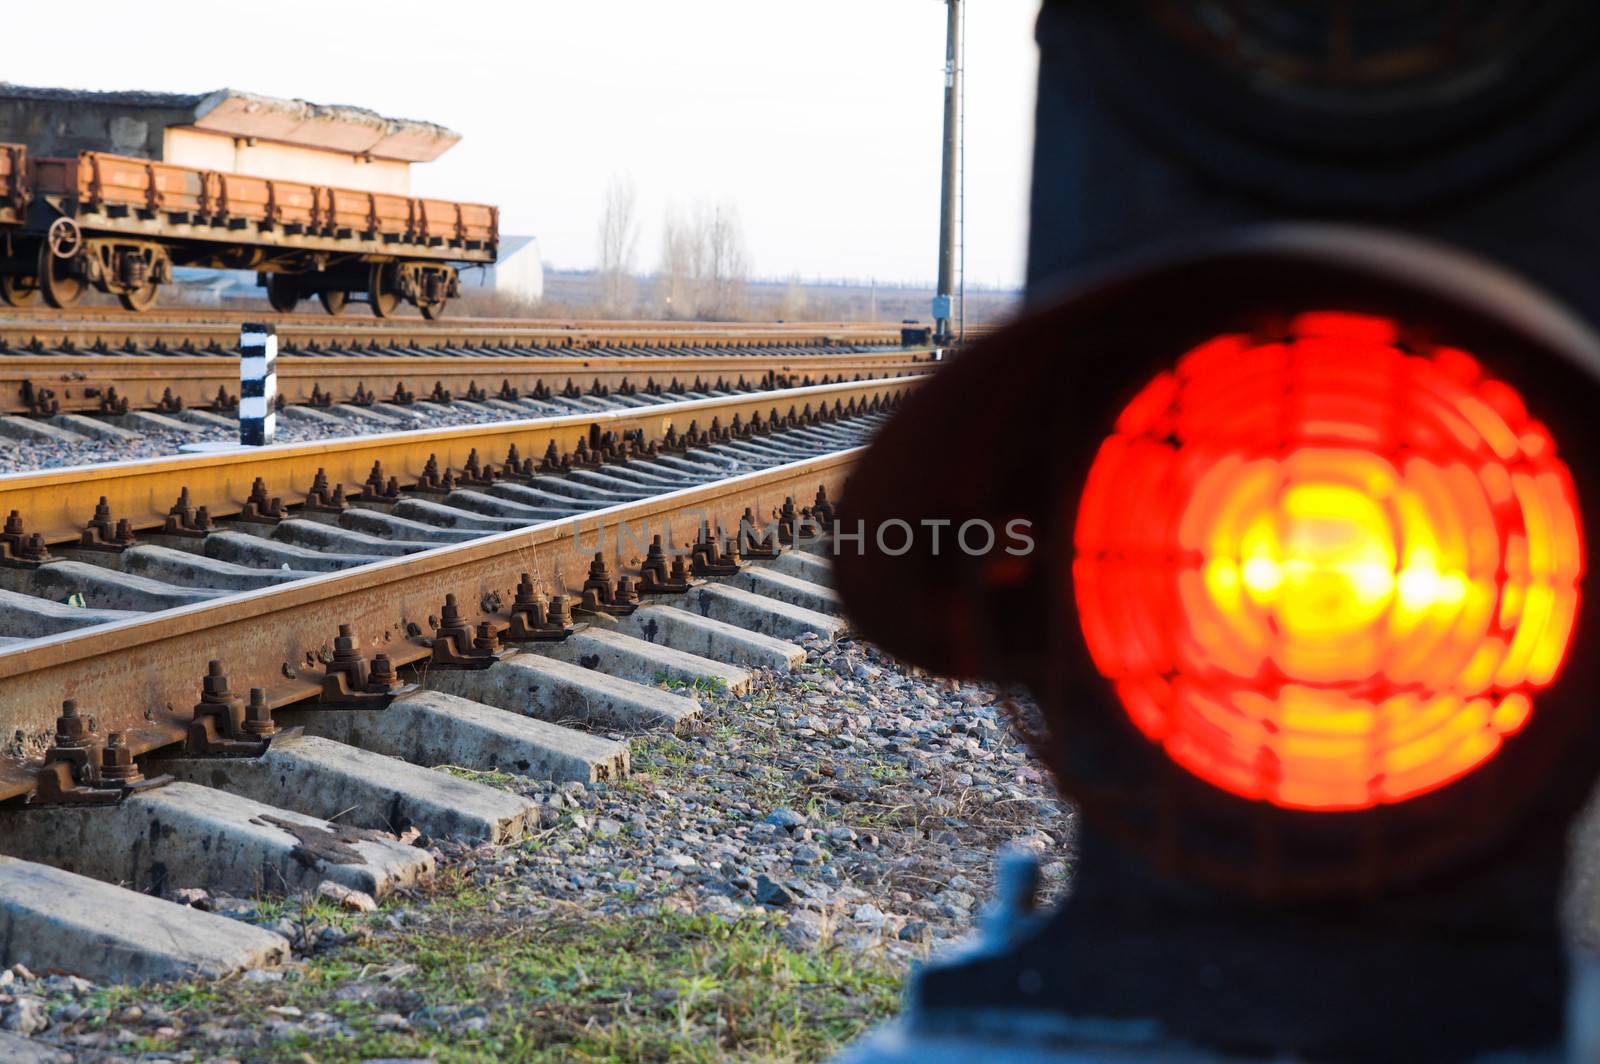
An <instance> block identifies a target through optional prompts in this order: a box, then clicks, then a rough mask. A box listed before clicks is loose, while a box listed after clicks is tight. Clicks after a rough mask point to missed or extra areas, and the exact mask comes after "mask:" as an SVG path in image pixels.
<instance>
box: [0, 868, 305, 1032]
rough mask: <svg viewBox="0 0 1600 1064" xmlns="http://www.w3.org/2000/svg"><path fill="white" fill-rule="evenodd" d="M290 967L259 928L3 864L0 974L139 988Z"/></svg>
mask: <svg viewBox="0 0 1600 1064" xmlns="http://www.w3.org/2000/svg"><path fill="white" fill-rule="evenodd" d="M288 959H289V943H288V940H286V939H285V938H284V937H283V936H282V935H277V934H274V933H273V932H271V931H267V930H265V929H264V928H259V927H255V926H253V925H251V924H246V923H242V922H240V921H237V920H229V919H228V918H227V917H223V916H213V915H211V914H210V913H206V912H201V911H200V910H199V909H191V908H188V907H187V906H183V905H175V904H173V903H172V902H169V901H162V900H161V899H160V898H152V897H150V896H149V895H147V894H137V893H135V892H133V891H131V890H125V889H123V888H122V887H116V886H112V885H111V884H109V883H101V882H99V881H98V880H94V879H90V878H88V877H87V876H80V875H75V874H73V873H71V872H64V871H62V870H61V869H59V868H50V867H48V866H46V865H41V864H34V863H32V862H30V861H19V860H17V859H15V858H11V857H0V967H6V966H9V965H12V964H22V965H25V966H26V967H28V968H29V969H31V970H32V971H35V972H48V971H64V972H71V973H73V974H74V975H80V976H83V977H84V978H86V979H91V980H95V981H114V982H119V983H139V982H147V981H154V980H167V979H189V978H196V977H200V978H218V977H221V976H225V975H231V974H233V973H234V972H239V971H244V970H246V969H250V968H264V967H269V966H271V965H275V964H280V963H282V962H283V961H286V960H288ZM0 1056H3V1047H0ZM4 1059H6V1060H10V1059H12V1058H11V1057H9V1056H4Z"/></svg>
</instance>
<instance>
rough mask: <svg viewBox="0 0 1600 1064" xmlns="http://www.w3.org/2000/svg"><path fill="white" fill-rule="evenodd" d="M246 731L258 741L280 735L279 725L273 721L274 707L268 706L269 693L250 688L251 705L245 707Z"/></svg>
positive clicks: (257, 688) (260, 689)
mask: <svg viewBox="0 0 1600 1064" xmlns="http://www.w3.org/2000/svg"><path fill="white" fill-rule="evenodd" d="M244 730H245V733H246V734H248V735H251V736H254V737H255V738H257V739H268V738H271V737H272V736H274V735H276V734H278V725H277V724H276V723H274V722H273V719H272V706H271V705H270V704H268V702H267V692H266V690H265V689H263V688H260V687H252V688H250V704H249V705H247V706H245V707H244Z"/></svg>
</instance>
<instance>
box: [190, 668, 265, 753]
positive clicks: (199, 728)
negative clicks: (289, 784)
mask: <svg viewBox="0 0 1600 1064" xmlns="http://www.w3.org/2000/svg"><path fill="white" fill-rule="evenodd" d="M246 713H247V708H246V706H245V703H244V700H243V699H241V698H240V697H239V696H238V695H236V694H234V693H233V692H232V691H231V690H230V689H229V687H228V677H227V674H226V673H224V672H223V671H222V662H220V661H211V662H208V663H207V664H206V675H205V678H204V679H203V680H202V681H201V684H200V701H199V702H198V703H196V705H195V707H194V720H192V721H191V722H190V724H189V731H188V735H187V740H186V743H185V746H186V749H187V751H188V753H189V754H190V755H192V756H195V757H258V756H260V755H261V754H263V753H265V752H266V749H267V740H266V739H264V738H261V737H258V736H256V735H254V734H252V733H251V732H250V731H249V729H248V728H247V727H246V726H245V720H246Z"/></svg>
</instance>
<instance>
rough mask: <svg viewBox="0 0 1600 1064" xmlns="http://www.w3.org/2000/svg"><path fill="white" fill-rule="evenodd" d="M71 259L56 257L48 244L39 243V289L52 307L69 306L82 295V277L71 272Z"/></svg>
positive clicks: (83, 286)
mask: <svg viewBox="0 0 1600 1064" xmlns="http://www.w3.org/2000/svg"><path fill="white" fill-rule="evenodd" d="M71 270H72V260H71V259H61V258H57V257H56V256H55V254H54V253H53V252H51V250H50V245H49V244H40V245H39V290H40V291H42V292H43V293H44V301H45V302H46V303H48V304H50V305H51V306H52V307H56V308H58V309H59V308H61V307H70V306H71V305H72V304H74V303H76V302H77V301H78V297H79V296H81V295H83V290H84V288H85V285H84V283H83V278H81V277H74V276H73V275H72V273H71Z"/></svg>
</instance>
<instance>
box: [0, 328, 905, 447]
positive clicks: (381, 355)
mask: <svg viewBox="0 0 1600 1064" xmlns="http://www.w3.org/2000/svg"><path fill="white" fill-rule="evenodd" d="M423 326H424V323H418V326H417V327H413V326H411V325H406V324H398V323H397V324H395V325H393V326H374V325H361V326H332V325H328V324H327V323H326V322H319V323H314V324H299V323H290V324H286V325H280V326H279V330H280V331H279V342H280V352H281V353H280V357H279V360H278V381H279V394H280V395H282V396H283V399H284V402H286V403H288V404H291V405H308V406H326V405H331V404H336V403H349V402H353V403H356V404H358V405H367V406H370V405H372V404H373V403H375V402H395V403H397V404H398V405H409V403H410V402H411V400H412V399H413V398H415V397H422V398H424V399H427V398H429V397H432V398H434V399H437V400H440V401H447V400H448V398H450V397H459V398H465V397H469V396H471V397H481V398H488V397H490V396H494V397H498V398H506V399H515V398H518V397H521V396H533V397H540V398H548V397H550V396H554V395H561V394H565V395H567V396H569V397H571V396H573V394H574V393H579V394H591V395H593V394H605V393H609V392H615V391H619V390H620V391H623V392H627V391H629V390H635V389H636V390H640V391H645V392H650V391H654V390H655V389H658V388H659V389H662V390H673V389H674V388H675V387H677V386H682V387H685V388H687V387H691V386H692V385H693V382H695V381H696V380H699V381H702V382H703V384H704V385H705V386H712V385H714V383H715V382H716V381H717V380H718V379H721V380H722V381H724V382H725V383H726V384H727V385H728V386H736V384H737V382H738V381H739V379H741V378H743V379H744V380H745V381H747V382H748V383H750V384H752V385H754V384H759V383H761V382H763V381H765V382H767V383H768V384H770V383H771V382H772V381H773V379H774V378H775V377H776V378H783V379H792V380H794V381H796V382H806V381H808V380H809V381H811V382H815V383H827V382H831V381H834V380H853V379H858V378H864V377H877V376H891V375H895V374H900V373H906V372H913V371H915V370H916V369H917V368H918V367H921V366H924V365H925V364H926V363H927V362H930V361H932V360H933V359H934V358H936V357H937V355H936V352H935V351H934V349H932V348H929V347H926V346H921V347H910V348H906V347H902V346H900V337H899V336H898V335H895V334H891V333H889V332H886V331H884V330H882V329H873V330H868V329H856V328H838V329H821V330H819V329H815V328H811V327H807V328H804V329H800V328H791V327H782V326H777V327H773V326H763V327H749V328H745V327H737V326H733V327H727V328H724V327H722V326H717V327H716V328H715V329H707V328H705V327H700V328H688V327H678V328H670V327H668V328H656V327H653V326H651V327H647V328H642V329H640V328H632V327H629V328H625V329H619V328H614V327H610V328H605V327H594V326H583V327H578V328H570V329H569V328H563V327H560V326H546V325H542V324H536V325H530V324H529V323H526V322H523V323H492V322H489V323H473V324H471V325H469V326H454V327H443V326H438V327H434V326H427V327H423ZM237 345H238V324H237V323H236V322H226V323H223V322H215V321H197V320H193V319H187V320H185V319H176V318H175V319H173V321H172V322H171V323H165V322H158V323H149V322H145V321H142V320H141V321H134V322H129V321H115V320H114V319H104V320H102V319H92V318H91V319H82V320H74V321H71V322H68V323H65V324H62V323H57V322H55V321H53V320H43V321H41V320H27V319H22V320H16V319H8V318H4V317H0V415H13V416H16V415H20V416H30V417H34V418H49V417H54V416H57V415H59V414H88V415H108V416H112V417H117V416H121V415H122V414H125V413H127V412H129V411H156V412H161V413H167V414H173V413H176V412H178V411H179V410H184V409H189V410H194V409H202V410H209V411H210V412H212V413H218V414H224V415H225V414H227V413H229V412H230V411H231V409H232V406H233V404H234V403H236V401H237V393H238V367H237V362H236V361H235V360H236V359H237V357H238V346H237ZM59 427H62V428H66V429H67V430H68V431H73V427H72V426H71V425H62V426H59ZM80 427H81V426H80ZM17 431H22V430H21V429H20V428H19V429H18V430H17Z"/></svg>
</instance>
